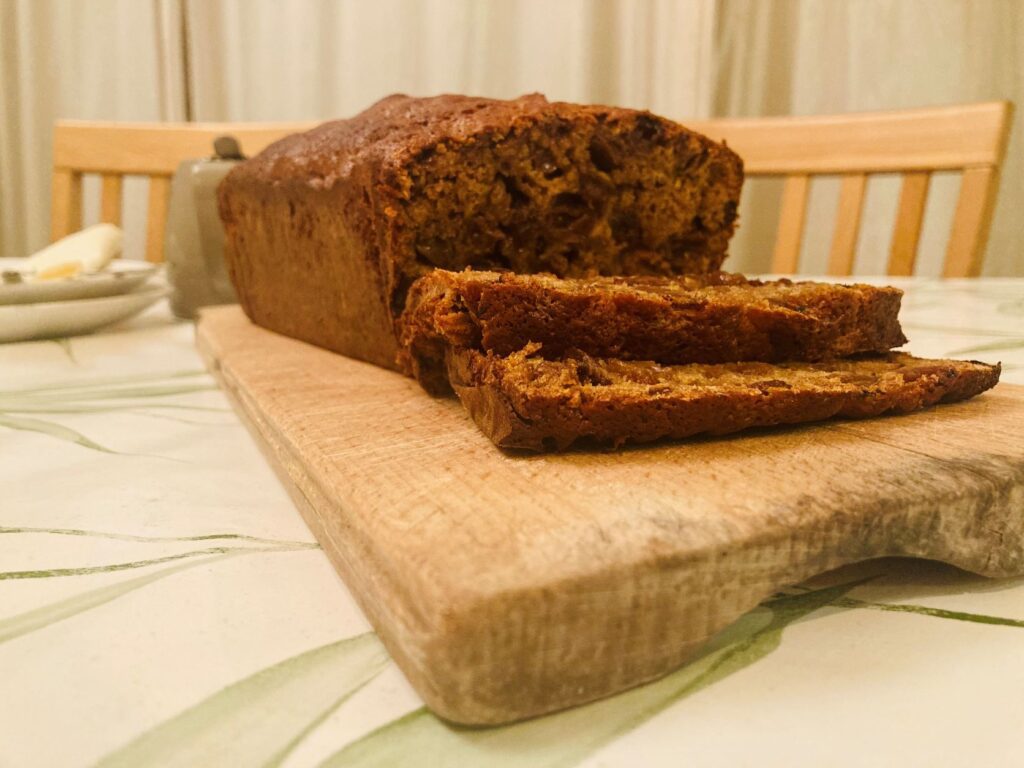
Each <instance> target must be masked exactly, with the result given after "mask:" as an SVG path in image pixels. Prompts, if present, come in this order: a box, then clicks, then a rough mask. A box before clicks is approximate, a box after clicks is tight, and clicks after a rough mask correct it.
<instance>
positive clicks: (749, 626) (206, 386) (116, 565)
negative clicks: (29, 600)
mask: <svg viewBox="0 0 1024 768" xmlns="http://www.w3.org/2000/svg"><path fill="white" fill-rule="evenodd" d="M1014 291H1015V293H1014ZM971 297H973V300H978V301H982V302H983V303H982V304H980V305H978V306H981V307H982V309H983V310H984V311H983V312H979V313H976V314H964V313H961V315H962V316H964V317H967V318H968V321H965V322H963V323H954V322H952V321H951V319H950V318H949V317H948V316H947V315H948V312H947V306H948V304H949V302H951V301H953V302H956V301H960V300H964V301H966V300H968V299H971ZM904 307H905V312H904V320H905V322H904V327H905V329H906V331H907V335H908V336H910V338H911V345H910V351H912V352H913V351H915V347H914V343H915V341H920V340H927V339H928V338H929V337H931V338H932V339H933V342H932V343H933V346H932V347H931V348H929V352H928V354H929V355H931V356H937V355H945V356H949V357H962V356H972V357H974V356H977V357H981V358H982V359H983V360H985V361H987V362H995V361H997V360H999V359H1000V358H1002V360H1003V367H1004V372H1007V373H1008V372H1013V371H1020V370H1021V368H1022V366H1024V324H1022V323H1021V321H1020V318H1021V317H1022V316H1024V299H1022V298H1021V295H1020V287H1019V285H1018V286H1016V287H1014V288H1013V289H1012V290H1011V289H1008V288H1005V287H1003V286H1000V285H998V284H995V285H990V286H988V287H975V286H972V285H959V284H941V283H937V282H936V283H926V284H924V285H919V286H917V287H915V288H914V290H913V291H911V292H909V293H908V294H907V297H906V300H905V302H904ZM1000 318H1001V319H1000ZM939 337H941V339H942V342H943V346H942V347H938V346H935V344H936V343H937V342H935V341H934V340H935V339H938V338H939ZM126 338H128V337H126ZM58 345H59V346H58ZM33 346H49V347H51V348H53V353H52V354H53V355H60V356H63V361H62V364H63V365H64V366H65V367H66V369H67V371H68V373H69V376H70V378H69V380H67V381H54V380H53V379H52V378H51V379H50V380H49V381H48V382H44V383H40V384H32V385H31V386H27V385H25V384H24V382H22V383H21V384H20V385H19V386H16V387H12V386H6V387H4V388H0V441H6V442H4V447H5V448H6V447H7V446H8V445H11V444H12V441H17V440H18V439H23V440H26V441H28V440H38V436H40V435H42V436H45V437H46V438H49V439H51V440H52V441H54V442H53V445H55V446H56V445H58V444H64V445H65V446H73V447H66V448H64V450H68V451H73V452H78V453H81V454H82V455H92V457H93V460H95V461H103V462H108V463H112V464H113V465H116V466H123V463H124V458H123V456H122V455H121V452H120V451H119V449H120V448H121V446H120V445H118V443H117V441H116V440H111V441H108V440H106V439H97V438H96V435H94V434H91V430H90V429H88V428H86V427H84V426H83V427H82V428H81V429H78V428H75V427H79V426H81V425H80V424H79V423H78V422H75V421H74V419H75V418H77V417H80V416H84V417H87V416H89V415H90V414H103V413H110V414H112V415H114V414H118V415H119V416H118V418H120V417H122V416H123V417H125V418H129V419H130V418H136V417H146V418H150V419H151V418H152V417H154V416H156V417H157V418H165V419H173V420H179V421H181V423H182V424H186V425H188V424H191V425H193V426H204V427H205V426H213V425H211V424H209V423H207V422H202V423H196V422H191V421H189V420H188V419H187V418H185V416H194V417H196V418H199V417H200V416H205V415H208V414H217V413H219V414H229V413H230V409H228V408H226V407H224V406H223V405H218V404H217V401H216V400H211V399H203V397H202V395H203V394H204V393H209V392H210V391H212V390H214V389H215V388H216V387H215V384H214V383H213V380H212V378H211V377H210V376H209V375H208V374H207V373H206V372H205V371H203V370H201V369H199V368H197V367H194V366H195V365H196V364H195V361H194V355H193V356H192V357H191V358H190V362H185V363H183V364H182V365H181V366H180V367H178V368H174V367H172V369H171V370H168V371H165V372H160V371H153V372H148V373H133V374H129V375H122V376H103V377H89V376H88V375H87V374H88V372H89V365H88V363H89V360H88V353H87V352H82V353H80V352H78V351H76V350H75V348H74V346H73V345H72V343H71V342H69V341H67V340H59V341H58V342H57V344H53V343H48V342H44V343H42V344H40V345H33ZM180 362H181V361H180V360H179V363H180ZM171 365H172V366H173V363H172V364H171ZM190 366H191V367H190ZM3 372H4V371H3V364H2V363H0V374H2V373H3ZM1004 375H1005V373H1004ZM1018 380H1020V378H1019V376H1018ZM62 417H68V418H62ZM225 418H230V417H227V416H226V417H225ZM66 422H71V423H73V424H74V425H75V427H72V426H71V425H70V424H69V423H66ZM142 423H143V422H140V424H142ZM144 423H145V424H146V426H145V427H141V426H140V429H150V428H154V427H153V425H154V422H152V421H148V422H144ZM231 423H232V424H234V423H237V422H236V421H235V420H234V419H233V418H231ZM22 436H24V437H22ZM108 442H110V443H111V444H108ZM14 444H16V442H15V443H14ZM79 448H80V449H82V450H81V451H78V449H79ZM172 466H173V465H172ZM2 501H3V497H2V496H0V514H2V512H3V506H2ZM54 519H56V518H54ZM64 520H67V518H64ZM18 522H21V523H24V522H26V520H25V519H24V518H23V519H22V520H20V521H18ZM49 522H50V521H49V520H46V519H45V518H44V517H42V516H40V517H39V518H33V519H31V525H17V524H15V523H14V522H11V521H9V520H8V521H6V522H5V521H4V520H3V519H0V526H2V527H0V537H2V538H3V539H4V540H5V541H10V540H13V539H8V538H7V537H8V536H12V537H13V536H15V535H18V534H38V535H50V536H59V537H94V538H96V539H106V540H111V541H119V542H124V543H125V545H127V546H130V547H131V549H132V551H131V554H130V555H129V556H127V557H124V558H122V559H116V558H113V559H110V560H108V561H106V562H98V563H92V564H89V565H84V566H77V565H76V566H74V567H71V566H69V565H66V564H62V563H60V562H52V563H46V564H45V567H43V566H38V567H36V566H33V567H32V568H19V569H15V568H4V569H3V570H2V571H0V585H3V586H4V587H5V588H9V589H10V588H19V585H20V584H28V583H34V584H36V585H40V584H43V585H46V584H51V583H52V584H57V583H60V584H68V585H69V586H73V585H78V584H80V583H81V582H80V581H79V580H80V579H81V580H84V581H85V582H86V583H87V584H88V586H87V588H85V589H81V588H80V587H79V588H78V589H79V590H80V591H76V592H75V593H73V594H70V595H68V594H66V593H65V594H64V595H63V596H61V597H60V598H58V599H54V600H52V601H51V602H47V603H45V604H43V605H40V606H38V607H32V608H31V609H29V610H26V611H22V612H19V613H15V614H13V615H9V616H5V617H2V618H0V646H2V647H5V648H14V647H16V646H17V644H16V643H10V645H5V644H7V643H8V642H9V641H13V640H16V639H22V638H24V640H23V641H21V640H20V641H19V642H32V639H33V638H31V637H27V636H30V635H32V633H34V632H38V631H39V630H43V629H45V628H48V627H53V628H54V631H55V632H56V631H58V630H60V629H61V627H60V625H61V622H64V621H66V620H68V619H71V618H73V617H76V616H79V615H82V614H86V613H87V612H89V611H93V610H94V609H97V608H100V607H102V606H109V609H115V608H116V607H117V605H118V603H117V601H118V600H119V599H120V598H122V597H124V596H126V595H129V594H133V593H137V592H139V591H140V590H145V589H146V588H147V587H150V586H152V585H154V584H157V583H159V582H163V581H164V580H168V579H174V577H175V576H177V575H179V574H182V573H184V572H187V571H191V572H192V573H193V574H195V573H204V571H206V572H208V573H209V578H211V579H216V578H218V572H219V570H220V565H221V564H223V563H225V562H227V561H229V560H233V559H235V558H242V557H247V556H249V555H259V554H273V553H285V552H296V551H301V550H304V549H312V548H315V547H316V545H315V544H311V543H309V542H301V541H287V540H278V539H275V538H272V537H271V538H267V537H261V536H256V535H250V534H246V533H238V532H229V533H206V532H202V531H196V532H195V533H191V534H187V535H183V536H176V535H142V534H140V533H137V532H136V531H142V530H146V528H144V527H140V526H132V527H130V531H132V532H119V531H97V530H88V529H87V528H75V527H64V526H61V525H53V526H49V525H48V523H49ZM97 527H98V526H97ZM225 527H227V526H225ZM218 529H220V527H219V526H218ZM175 530H178V529H175ZM172 542H182V543H188V542H202V543H201V544H198V545H196V546H194V547H193V548H190V549H188V550H187V551H184V552H173V553H167V552H166V550H164V551H161V552H159V554H157V553H153V550H151V549H148V547H149V546H151V545H152V546H158V545H160V543H165V544H166V543H172ZM136 544H137V545H138V546H137V547H135V545H136ZM150 553H153V554H150ZM311 556H312V557H319V555H316V554H312V555H311ZM122 571H123V572H124V573H121V572H122ZM104 574H109V576H106V575H104ZM204 578H206V576H205V575H204ZM96 579H99V580H100V581H99V582H97V581H96ZM110 579H117V580H116V581H113V582H110ZM884 580H885V577H884V576H883V577H880V578H879V579H878V580H877V581H876V582H875V583H876V584H877V583H881V582H884ZM101 582H102V583H101ZM167 583H171V584H173V581H171V582H167ZM97 584H99V585H98V586H97ZM858 584H859V582H851V583H846V584H842V585H839V586H831V587H826V588H821V589H804V590H794V591H790V592H788V593H786V594H783V595H779V596H776V597H774V598H772V599H771V600H768V601H766V602H765V603H764V604H763V605H762V606H761V607H759V608H757V609H755V610H754V611H752V612H750V613H749V614H747V615H746V616H744V617H742V618H741V619H740V620H738V621H737V622H736V623H734V624H733V625H732V626H730V627H729V628H727V629H726V630H724V631H723V632H721V633H720V634H719V635H718V636H716V637H715V638H714V639H713V640H712V641H711V642H710V643H709V644H708V645H707V646H706V647H705V648H704V649H702V650H701V651H700V652H699V654H698V655H697V656H696V657H695V658H693V659H692V660H691V661H690V662H689V663H687V664H686V665H685V666H683V667H682V668H680V669H678V670H676V671H675V672H673V673H671V674H670V675H668V676H666V677H664V678H662V679H660V680H658V681H655V682H653V683H649V684H647V685H644V686H642V687H639V688H636V689H633V690H631V691H627V692H625V693H622V694H619V695H617V696H614V697H611V698H608V699H605V700H602V701H598V702H594V703H592V704H589V705H586V706H582V707H577V708H575V709H572V710H568V711H566V712H560V713H556V714H553V715H549V716H546V717H542V718H537V719H534V720H530V721H527V722H523V723H518V724H514V725H510V726H503V727H498V728H488V729H468V728H459V727H456V726H452V725H450V724H447V723H445V722H443V721H441V720H439V719H438V718H436V717H435V716H434V715H433V714H431V713H430V712H429V711H428V710H426V709H424V708H422V707H421V708H418V709H413V710H412V711H407V712H405V713H404V714H400V715H399V713H397V712H396V713H395V714H396V715H399V716H397V717H394V718H393V719H392V720H390V721H389V722H385V723H384V724H383V725H380V726H379V727H376V728H373V729H372V730H370V731H369V732H367V733H365V734H364V735H362V736H361V737H359V738H356V739H355V740H354V741H352V740H349V741H348V743H344V741H342V742H341V743H336V744H334V743H331V742H330V736H331V732H330V731H329V730H327V731H325V730H324V729H328V728H329V727H330V726H329V724H330V722H331V716H332V715H343V713H344V712H346V711H348V710H347V709H345V710H343V709H341V707H342V706H343V705H345V702H347V701H349V700H351V701H349V705H348V706H353V707H356V706H359V705H360V701H363V700H365V699H362V698H361V697H364V696H365V697H369V696H372V695H373V694H372V693H371V689H372V688H374V687H375V685H371V684H372V683H373V681H374V680H375V679H376V678H377V676H378V675H379V674H380V672H381V671H382V670H384V669H385V668H386V666H387V665H388V663H389V662H388V659H387V655H386V653H385V651H384V649H383V647H382V645H381V644H380V642H379V641H378V640H377V638H376V637H375V636H374V635H372V634H370V633H368V634H362V635H358V636H356V637H351V638H347V639H344V640H340V641H337V642H334V643H329V644H327V645H324V646H321V647H319V648H314V649H312V650H309V651H305V652H303V653H301V654H298V655H296V656H293V657H291V658H288V659H284V660H283V661H279V662H277V663H274V664H272V665H271V666H269V667H266V668H264V669H261V670H258V671H255V672H252V673H250V674H247V676H244V677H242V678H241V679H240V680H238V681H236V682H234V683H232V684H230V685H228V686H227V687H225V688H223V689H221V690H219V691H216V692H214V693H212V694H210V695H208V696H206V697H205V698H200V699H199V700H198V701H196V702H195V703H193V704H192V705H190V706H189V707H187V708H186V709H185V710H184V711H182V712H180V713H178V714H176V715H174V716H172V717H171V718H170V719H168V720H166V721H164V722H159V723H156V724H155V725H154V726H153V727H151V728H150V729H149V730H147V731H145V732H144V733H142V734H141V735H139V734H133V733H126V734H125V741H124V744H123V746H121V747H120V748H118V749H116V750H115V751H114V752H112V753H110V754H108V755H107V756H106V757H105V758H103V759H102V760H101V762H100V765H101V766H116V765H132V766H146V765H161V766H164V765H190V766H191V765H232V766H236V765H264V766H276V765H281V764H284V763H288V764H292V763H291V761H289V757H290V756H292V755H296V750H297V749H298V748H300V747H301V746H303V745H304V744H305V743H306V740H307V739H309V738H310V737H312V736H313V735H317V736H318V737H320V746H319V748H320V749H321V754H322V755H326V757H321V758H320V759H321V760H322V762H321V765H322V766H325V767H326V768H338V767H339V766H372V765H388V766H391V765H430V766H445V765H457V766H462V765H472V766H481V768H488V767H489V766H527V765H528V766H572V765H577V764H578V763H580V762H581V761H583V760H585V759H587V758H588V757H589V756H591V755H594V754H595V753H596V752H598V751H599V750H600V749H601V748H602V747H603V746H605V745H607V744H609V743H610V742H612V741H614V740H615V739H616V738H618V737H620V736H622V735H623V734H625V733H628V732H630V731H631V730H633V729H635V728H637V727H639V726H641V725H643V724H645V723H647V722H649V721H651V720H652V719H653V718H656V717H657V716H658V715H659V714H661V713H664V712H665V711H666V710H667V709H669V708H671V707H673V706H674V705H676V704H677V703H680V702H682V701H683V700H684V699H686V698H687V697H688V696H691V695H693V694H695V693H697V692H699V691H701V690H704V689H706V688H708V686H711V685H713V684H714V683H716V682H718V681H720V680H722V679H724V678H725V677H727V676H729V675H733V674H735V673H737V672H740V671H742V670H745V669H747V668H749V667H750V666H751V665H753V664H755V663H757V662H758V661H761V660H763V659H765V658H766V657H768V656H769V655H771V654H772V652H773V651H774V650H775V649H776V648H778V647H779V644H780V643H781V642H782V638H783V635H784V630H785V629H786V627H788V626H791V625H792V624H793V623H794V622H799V621H802V620H807V619H809V618H813V615H819V616H820V615H823V612H821V609H823V608H827V609H829V610H831V611H833V612H834V611H839V610H843V611H851V610H862V611H871V612H878V613H884V614H889V615H891V616H893V617H895V616H896V615H903V616H906V617H919V619H915V620H920V621H921V622H923V624H922V631H924V628H925V627H926V626H927V627H931V626H938V625H940V624H942V623H944V622H956V623H963V622H969V623H973V624H976V625H977V626H978V631H980V632H1007V631H1009V630H1011V629H1021V628H1024V619H1021V618H1019V617H1018V618H1010V617H1003V616H994V615H988V614H985V613H980V612H973V611H969V610H955V609H953V608H949V607H938V606H931V605H920V604H917V603H914V602H885V601H875V600H867V599H862V598H861V597H858V596H856V595H859V594H860V592H859V591H856V589H855V588H856V587H857V586H858ZM851 590H854V592H856V594H854V593H851ZM140 594H145V592H142V593H140ZM816 612H817V613H816ZM933 619H941V620H942V622H933V621H932V620H933ZM893 620H895V619H893ZM908 620H911V619H909V618H908ZM62 631H65V632H67V631H71V630H70V626H69V627H68V628H67V629H63V630H62ZM41 634H42V633H41ZM339 634H341V633H339ZM335 636H337V635H335ZM870 641H871V638H870V637H867V638H865V642H870ZM300 647H301V646H300ZM378 722H379V721H378ZM566 734H571V736H572V738H566ZM325 744H326V745H327V747H329V749H327V750H326V751H324V745H325ZM331 749H333V750H335V751H333V753H332V752H331V751H330V750H331ZM296 756H297V755H296ZM304 764H305V763H304Z"/></svg>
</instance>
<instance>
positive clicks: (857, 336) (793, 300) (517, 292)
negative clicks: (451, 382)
mask: <svg viewBox="0 0 1024 768" xmlns="http://www.w3.org/2000/svg"><path fill="white" fill-rule="evenodd" d="M901 297H902V291H900V290H898V289H896V288H876V287H873V286H869V285H832V284H827V283H815V282H793V281H790V280H774V281H770V282H762V281H759V280H750V279H747V278H745V277H743V276H742V275H734V274H728V273H725V272H711V273H706V274H701V275H683V276H677V277H597V278H577V279H571V278H557V277H554V276H553V275H517V274H512V273H497V272H479V271H463V272H448V271H445V270H436V271H434V272H432V273H430V274H429V275H426V276H424V277H423V278H421V279H420V280H418V281H417V282H416V283H415V284H414V285H413V288H412V290H411V291H410V292H409V297H408V301H407V303H406V308H405V311H404V313H403V314H402V316H401V318H400V319H399V323H398V326H399V336H400V339H401V342H402V350H403V353H402V360H403V365H404V368H405V370H406V371H407V372H409V373H411V374H413V375H415V376H416V377H417V378H418V379H419V381H420V382H421V383H422V384H423V386H424V387H425V388H426V389H427V390H428V391H430V392H433V393H437V394H439V393H442V392H444V391H446V390H447V389H448V388H447V378H446V376H445V373H444V351H445V349H446V348H447V347H448V346H453V347H465V348H473V349H479V350H482V351H485V352H494V353H495V354H497V355H508V354H511V353H512V352H515V351H517V350H519V349H522V348H523V347H524V346H525V345H526V344H528V343H530V342H537V343H539V344H540V345H541V346H540V348H539V349H540V354H541V355H542V356H544V357H547V358H556V359H557V358H559V357H561V356H562V355H563V354H565V353H566V352H567V351H568V350H570V349H576V350H579V351H581V352H584V353H586V354H588V355H593V356H596V357H609V358H618V359H621V360H652V361H655V362H659V363H672V364H681V363H727V362H739V361H767V362H781V361H803V360H807V361H813V360H826V359H830V358H836V357H845V356H848V355H853V354H858V353H862V352H885V351H888V350H890V349H892V348H893V347H898V346H901V345H902V344H904V343H906V337H904V335H903V333H902V331H901V329H900V324H899V320H898V315H899V309H900V299H901Z"/></svg>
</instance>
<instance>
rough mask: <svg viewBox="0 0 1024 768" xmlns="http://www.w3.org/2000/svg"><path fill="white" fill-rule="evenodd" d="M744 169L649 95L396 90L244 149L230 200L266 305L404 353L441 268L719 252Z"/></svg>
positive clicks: (597, 266) (558, 269) (295, 328)
mask: <svg viewBox="0 0 1024 768" xmlns="http://www.w3.org/2000/svg"><path fill="white" fill-rule="evenodd" d="M742 182H743V167H742V162H741V161H740V159H739V157H738V156H737V155H736V154H735V153H733V152H732V151H731V150H729V149H728V148H727V147H725V146H724V145H722V144H718V143H716V142H714V141H712V140H710V139H708V138H706V137H704V136H701V135H699V134H697V133H694V132H693V131H689V130H687V129H686V128H684V127H682V126H680V125H678V124H676V123H674V122H671V121H669V120H666V119H664V118H660V117H656V116H655V115H652V114H650V113H648V112H639V111H634V110H627V109H613V108H610V107H599V106H579V105H574V104H565V103H550V102H548V101H547V100H546V99H545V98H544V97H543V96H539V95H532V96H524V97H522V98H519V99H516V100H514V101H496V100H489V99H480V98H470V97H466V96H439V97H436V98H428V99H417V98H409V97H407V96H391V97H389V98H386V99H384V100H383V101H380V102H378V103H377V104H375V105H374V106H372V107H370V108H369V109H367V110H366V111H365V112H363V113H361V114H359V115H357V116H356V117H354V118H352V119H349V120H340V121H336V122H331V123H326V124H324V125H321V126H319V127H318V128H315V129H313V130H311V131H309V132H307V133H303V134H298V135H295V136H290V137H288V138H286V139H283V140H281V141H279V142H277V143H276V144H273V145H272V146H270V147H268V148H267V149H266V150H265V151H264V152H262V153H261V154H259V155H258V156H256V157H255V158H253V159H251V160H248V161H246V162H244V163H241V164H240V165H239V166H238V167H237V168H235V169H234V170H233V171H232V172H231V173H230V174H229V175H228V176H227V178H226V179H225V180H224V182H223V183H222V185H221V187H220V191H219V203H220V213H221V217H222V219H223V221H224V225H225V233H226V244H225V248H226V259H227V264H228V268H229V272H230V274H231V277H232V280H233V282H234V284H235V287H236V289H237V291H238V296H239V300H240V301H241V304H242V306H243V308H244V309H245V311H246V313H247V314H248V315H249V317H250V318H251V319H252V320H253V321H254V322H256V323H257V324H259V325H261V326H264V327H266V328H269V329H271V330H275V331H278V332H280V333H283V334H286V335H289V336H293V337H295V338H299V339H303V340H305V341H309V342H312V343H314V344H318V345H320V346H323V347H327V348H328V349H332V350H335V351H337V352H341V353H344V354H346V355H349V356H352V357H357V358H361V359H363V360H368V361H370V362H373V363H376V364H378V365H382V366H386V367H390V368H395V367H397V363H396V356H397V353H398V344H397V341H396V338H395V328H394V319H395V318H396V317H397V316H398V315H399V314H400V313H401V311H402V309H403V307H404V306H405V301H406V294H407V292H408V290H409V287H410V286H411V285H412V284H413V282H414V281H415V280H416V279H417V278H419V277H421V276H422V275H424V274H426V273H428V272H430V271H431V270H433V269H435V268H438V267H440V268H442V269H448V270H461V269H463V268H465V267H477V268H482V269H494V268H500V269H510V270H512V271H515V272H521V273H534V272H550V273H552V274H555V275H558V276H563V277H589V276H596V275H669V274H679V273H689V272H706V271H711V270H715V269H717V268H718V267H719V265H720V264H721V262H722V259H723V258H724V256H725V252H726V245H727V243H728V240H729V237H730V236H731V234H732V232H733V228H734V226H735V223H736V209H737V205H738V202H739V195H740V187H741V185H742Z"/></svg>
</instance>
